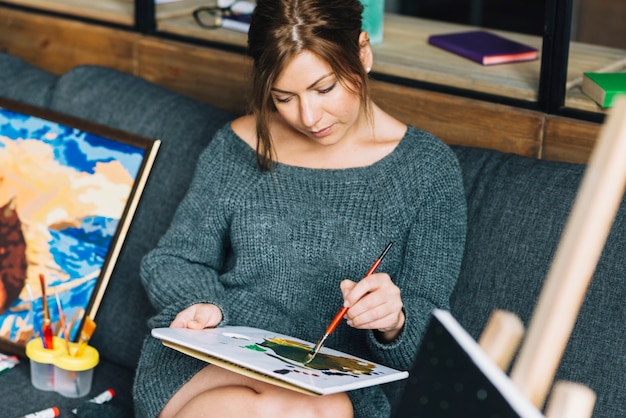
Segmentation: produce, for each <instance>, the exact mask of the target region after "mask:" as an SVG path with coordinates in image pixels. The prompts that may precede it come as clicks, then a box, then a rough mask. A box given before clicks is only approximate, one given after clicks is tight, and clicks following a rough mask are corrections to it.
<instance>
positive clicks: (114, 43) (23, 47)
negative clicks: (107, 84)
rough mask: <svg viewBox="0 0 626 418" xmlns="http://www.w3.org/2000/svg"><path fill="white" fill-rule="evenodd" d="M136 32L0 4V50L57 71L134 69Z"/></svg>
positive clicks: (127, 70)
mask: <svg viewBox="0 0 626 418" xmlns="http://www.w3.org/2000/svg"><path fill="white" fill-rule="evenodd" d="M137 36H138V35H137V34H136V33H133V32H130V31H124V30H120V29H112V28H107V27H104V26H98V25H90V24H87V23H83V22H79V21H76V20H71V19H62V18H57V17H51V16H46V15H40V14H37V13H31V12H24V11H19V10H15V9H10V8H4V7H0V50H2V51H6V52H8V53H10V54H13V55H16V56H18V57H21V58H23V59H24V60H26V61H28V62H30V63H31V64H33V65H36V66H38V67H40V68H43V69H46V70H48V71H50V72H52V73H55V74H62V73H65V72H66V71H68V70H70V69H71V68H73V67H75V66H77V65H83V64H93V65H103V66H106V67H111V68H116V69H118V70H121V71H125V72H128V73H134V58H133V55H134V51H133V49H134V47H133V45H134V43H135V39H136V38H137Z"/></svg>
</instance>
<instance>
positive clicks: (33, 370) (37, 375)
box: [26, 337, 100, 398]
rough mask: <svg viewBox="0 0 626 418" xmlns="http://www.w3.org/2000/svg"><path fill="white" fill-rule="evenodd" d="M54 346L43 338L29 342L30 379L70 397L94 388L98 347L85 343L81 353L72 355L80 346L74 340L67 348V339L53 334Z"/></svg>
mask: <svg viewBox="0 0 626 418" xmlns="http://www.w3.org/2000/svg"><path fill="white" fill-rule="evenodd" d="M53 342H54V345H53V346H54V348H53V349H47V348H44V346H43V342H42V340H41V338H35V339H33V340H31V341H29V342H28V344H26V356H27V357H28V358H29V359H30V379H31V383H32V385H33V386H34V387H35V388H37V389H40V390H46V391H55V392H58V393H59V394H61V395H63V396H65V397H67V398H80V397H82V396H85V395H87V394H88V393H89V391H91V382H92V379H93V369H94V368H95V367H96V365H98V362H99V361H100V356H99V354H98V350H96V349H95V348H93V347H91V346H89V345H88V346H85V347H84V349H83V351H82V353H81V355H80V356H72V355H70V353H73V352H74V351H75V349H76V347H77V344H76V343H71V344H70V345H71V347H70V350H69V352H68V350H67V348H66V345H65V341H64V340H62V339H61V338H58V337H54V339H53Z"/></svg>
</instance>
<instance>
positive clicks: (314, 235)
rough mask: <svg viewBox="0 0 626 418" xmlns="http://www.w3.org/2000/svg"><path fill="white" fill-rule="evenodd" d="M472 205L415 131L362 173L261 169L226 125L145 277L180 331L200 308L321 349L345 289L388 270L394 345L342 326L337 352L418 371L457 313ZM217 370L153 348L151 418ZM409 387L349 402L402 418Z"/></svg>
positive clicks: (360, 413) (140, 376) (157, 320)
mask: <svg viewBox="0 0 626 418" xmlns="http://www.w3.org/2000/svg"><path fill="white" fill-rule="evenodd" d="M465 230H466V207H465V195H464V191H463V185H462V179H461V173H460V170H459V166H458V163H457V161H456V158H455V156H454V154H453V153H452V151H451V150H450V149H449V148H448V147H447V146H446V145H444V144H443V143H442V142H441V141H439V140H438V139H437V138H435V137H434V136H432V135H430V134H428V133H426V132H423V131H420V130H417V129H415V128H413V127H409V129H408V130H407V133H406V135H405V137H404V138H403V139H402V141H401V142H400V143H399V145H398V146H397V147H396V149H395V150H394V151H393V152H392V153H391V154H389V155H388V156H386V157H385V158H383V159H382V160H380V161H378V162H376V163H374V164H372V165H370V166H367V167H360V168H350V169H338V170H333V169H310V168H302V167H294V166H289V165H284V164H277V165H276V167H275V169H274V170H273V171H271V172H263V171H260V170H259V169H258V168H257V165H256V159H255V152H254V151H253V150H252V148H250V147H249V146H248V145H247V144H246V143H245V142H244V141H242V140H241V139H240V138H239V137H238V136H236V134H235V133H234V132H233V131H232V129H231V128H230V125H227V126H225V127H223V128H222V129H221V130H220V131H219V132H218V133H217V135H216V136H215V138H214V139H213V140H212V142H211V143H210V144H209V146H208V147H207V149H206V150H205V151H204V152H203V154H202V155H201V156H200V159H199V161H198V165H197V171H196V174H195V178H194V180H193V182H192V184H191V186H190V189H189V191H188V193H187V196H186V198H185V199H184V200H183V202H182V203H181V205H180V207H179V209H178V211H177V213H176V215H175V217H174V219H173V221H172V224H171V226H170V228H169V230H168V232H167V233H166V234H165V235H164V236H163V237H162V239H161V241H160V242H159V245H158V247H157V248H155V249H154V250H152V251H151V252H150V253H149V254H148V255H147V256H146V257H145V258H144V260H143V263H142V268H141V276H142V279H143V282H144V285H145V287H146V289H147V292H148V295H149V297H150V299H151V301H152V303H153V304H154V306H155V307H156V308H157V310H158V311H159V312H160V313H159V314H158V315H157V316H156V317H154V318H153V319H152V321H151V324H150V325H151V326H152V327H159V326H160V327H163V326H168V325H169V324H170V322H171V321H172V319H173V318H174V316H175V315H176V314H177V313H178V312H180V311H181V310H183V309H184V308H186V307H188V306H190V305H192V304H195V303H200V302H204V303H214V304H216V305H217V306H219V307H220V308H221V310H222V312H223V316H224V319H223V321H222V323H221V324H220V326H222V325H247V326H253V327H258V328H263V329H267V330H272V331H275V332H277V333H283V334H287V335H292V336H294V337H298V338H302V339H304V340H307V341H311V342H315V341H316V340H317V339H318V338H319V337H320V335H321V334H323V332H324V330H325V328H326V326H327V325H328V323H329V322H330V320H331V319H332V318H333V317H334V315H335V314H336V313H337V311H338V309H339V308H340V307H341V306H342V303H343V299H342V296H341V292H340V289H339V283H340V282H341V281H342V280H343V279H346V278H349V279H352V280H355V281H357V280H359V279H360V278H361V277H362V276H363V275H364V274H365V273H366V272H367V270H368V269H369V267H370V266H371V265H372V263H373V262H374V261H375V260H376V258H377V257H378V256H379V255H380V252H381V251H382V250H383V249H384V248H385V246H386V245H387V243H389V242H390V241H393V247H392V248H391V250H390V252H389V253H388V254H387V255H386V257H385V259H384V260H383V262H382V263H381V265H380V266H379V268H378V270H377V271H379V272H386V273H388V274H389V275H390V276H391V278H392V279H393V280H394V282H395V283H396V284H397V285H398V286H399V287H400V289H401V290H402V300H403V303H404V308H405V313H406V323H405V327H404V329H403V331H402V332H401V334H400V335H399V337H398V338H397V339H396V340H395V341H393V342H392V343H387V344H385V343H381V342H380V341H379V340H378V339H377V337H376V334H375V333H374V332H372V331H363V330H357V329H353V328H351V327H349V326H348V325H346V324H345V322H344V323H341V324H340V325H339V327H338V328H337V329H336V331H335V332H334V333H333V334H331V336H330V338H329V339H328V341H327V343H326V345H327V346H328V347H333V348H337V349H340V350H342V351H345V352H347V353H351V354H354V355H356V356H360V357H364V358H367V359H371V360H373V361H375V362H379V363H382V364H386V365H388V366H390V367H394V368H398V369H405V370H406V369H408V368H409V367H410V366H411V363H412V360H413V358H414V356H415V353H416V350H417V348H418V345H419V343H420V339H421V336H422V333H423V331H424V329H425V327H426V325H427V322H428V320H429V317H430V312H431V310H432V309H433V308H435V307H438V308H444V309H448V308H449V297H450V294H451V293H452V289H453V287H454V285H455V283H456V279H457V275H458V273H459V269H460V266H461V260H462V256H463V248H464V243H465ZM205 365H206V364H205V363H202V362H200V361H197V360H194V359H192V358H190V357H188V356H185V355H183V354H179V353H178V352H176V351H174V350H172V349H169V348H166V347H164V346H162V345H161V344H160V342H159V341H158V340H156V339H154V338H151V337H148V338H147V339H146V342H145V344H144V349H143V351H142V356H141V359H140V364H139V367H138V370H137V379H136V382H135V391H134V392H135V393H134V396H135V405H136V412H137V416H138V417H154V416H156V415H157V414H158V412H159V411H160V410H161V409H162V408H163V406H164V405H165V403H166V402H167V400H168V399H169V398H170V397H171V396H172V395H173V394H174V393H175V392H176V391H177V390H178V389H179V388H180V386H181V385H183V384H184V383H185V382H186V381H188V380H189V379H190V378H191V377H192V376H193V375H194V374H195V373H197V372H198V371H199V370H200V369H201V368H202V367H204V366H205ZM401 388H402V383H391V384H385V385H382V386H377V387H371V388H366V389H361V390H356V391H351V392H349V393H348V394H349V396H350V398H351V400H352V402H353V404H354V410H355V416H356V417H366V418H372V417H388V416H389V415H390V413H391V405H392V402H393V400H394V399H395V397H396V396H397V395H399V392H400V390H401Z"/></svg>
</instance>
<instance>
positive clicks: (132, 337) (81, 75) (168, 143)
mask: <svg viewBox="0 0 626 418" xmlns="http://www.w3.org/2000/svg"><path fill="white" fill-rule="evenodd" d="M50 107H51V108H52V109H53V110H56V111H59V112H62V113H66V114H70V115H73V116H76V117H79V118H83V119H87V120H90V121H93V122H96V123H100V124H105V125H109V126H111V127H114V128H118V129H121V130H125V131H128V132H133V133H136V134H139V135H142V136H146V137H149V138H158V139H161V141H162V144H161V148H160V150H159V154H158V156H157V159H156V163H155V165H154V167H153V170H152V172H151V175H150V178H149V181H148V184H147V186H146V188H145V190H144V193H143V197H142V199H141V201H140V204H139V206H138V208H137V211H136V213H135V217H134V220H133V222H132V225H131V227H130V230H129V233H128V236H127V238H126V241H125V244H124V247H123V249H122V252H121V254H120V258H119V259H118V262H117V265H116V268H115V270H114V271H113V275H112V277H111V280H110V282H109V285H108V288H107V291H106V293H105V296H104V298H103V300H102V304H101V306H100V309H99V311H98V314H97V317H96V322H97V324H98V326H97V328H96V331H95V333H94V336H93V339H92V343H93V345H94V346H95V347H97V348H98V350H99V351H100V354H101V356H102V357H103V358H106V359H109V360H113V361H115V362H118V363H120V364H123V365H125V366H127V367H132V368H134V367H135V365H136V363H137V360H138V358H139V353H140V349H141V346H142V342H143V338H144V336H145V335H146V334H147V332H148V328H147V325H146V320H147V318H148V317H149V316H151V315H152V314H153V312H152V308H151V305H150V303H149V302H148V300H147V297H146V294H145V292H144V289H143V287H142V285H141V283H140V279H139V263H140V260H141V258H142V257H143V255H144V254H145V253H146V252H147V251H148V250H150V249H151V248H153V247H154V246H155V245H156V243H157V241H158V239H159V238H160V237H161V235H162V234H163V233H164V232H165V229H166V228H167V227H168V225H169V223H170V220H171V217H172V215H173V212H174V210H175V209H176V207H177V206H178V203H179V202H180V200H181V199H182V197H183V195H184V193H185V191H186V189H187V184H188V182H189V180H190V178H191V176H192V174H193V170H194V168H195V162H196V159H197V157H198V155H199V154H200V152H201V150H202V149H203V148H204V147H205V146H206V145H207V144H208V142H209V140H210V139H211V138H212V136H213V133H214V132H215V131H216V130H217V129H218V128H219V127H221V126H222V125H223V124H224V123H226V121H228V120H229V119H231V118H232V115H231V114H230V113H228V112H225V111H222V110H219V109H217V108H215V107H212V106H209V105H206V104H201V103H199V102H197V101H194V100H191V99H188V98H185V97H183V96H181V95H178V94H174V93H173V92H170V91H168V90H165V89H163V88H161V87H158V86H156V85H153V84H150V83H148V82H146V81H144V80H142V79H140V78H137V77H134V76H131V75H128V74H125V73H121V72H118V71H115V70H111V69H107V68H102V67H95V66H84V67H77V68H75V69H73V70H71V71H70V72H68V73H67V74H65V75H64V76H63V77H61V78H60V79H59V82H58V83H57V88H56V90H55V93H54V96H53V97H52V102H51V105H50Z"/></svg>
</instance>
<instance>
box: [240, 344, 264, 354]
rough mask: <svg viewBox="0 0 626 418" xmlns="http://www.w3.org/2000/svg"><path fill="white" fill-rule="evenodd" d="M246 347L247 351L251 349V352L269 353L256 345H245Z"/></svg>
mask: <svg viewBox="0 0 626 418" xmlns="http://www.w3.org/2000/svg"><path fill="white" fill-rule="evenodd" d="M244 347H245V348H247V349H249V350H254V351H260V352H262V353H264V352H266V351H267V350H266V349H264V348H262V347H259V346H258V345H256V344H250V345H245V346H244Z"/></svg>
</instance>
